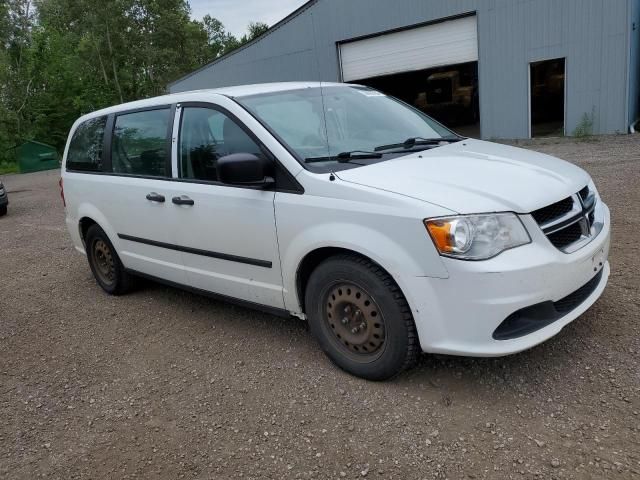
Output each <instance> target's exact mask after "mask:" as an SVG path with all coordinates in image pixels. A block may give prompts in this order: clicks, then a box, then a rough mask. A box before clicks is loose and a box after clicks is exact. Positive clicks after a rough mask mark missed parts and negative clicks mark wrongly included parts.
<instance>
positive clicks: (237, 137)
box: [222, 118, 260, 155]
mask: <svg viewBox="0 0 640 480" xmlns="http://www.w3.org/2000/svg"><path fill="white" fill-rule="evenodd" d="M222 135H223V136H224V147H225V150H226V151H227V155H232V154H234V153H253V154H254V155H258V154H259V153H260V150H259V148H258V146H257V145H256V144H255V142H254V141H253V140H251V137H249V135H247V134H246V133H245V131H244V130H242V129H241V128H240V127H239V126H238V125H237V124H236V123H235V122H234V121H233V120H231V119H230V118H225V119H224V123H223V125H222Z"/></svg>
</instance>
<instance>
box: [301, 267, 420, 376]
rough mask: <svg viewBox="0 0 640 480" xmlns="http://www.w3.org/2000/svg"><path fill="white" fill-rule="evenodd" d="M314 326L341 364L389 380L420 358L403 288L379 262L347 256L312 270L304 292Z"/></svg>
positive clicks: (358, 373) (322, 343)
mask: <svg viewBox="0 0 640 480" xmlns="http://www.w3.org/2000/svg"><path fill="white" fill-rule="evenodd" d="M305 305H306V307H307V308H306V310H307V316H308V318H309V328H310V330H311V332H312V334H313V335H314V337H315V338H316V339H317V340H318V343H319V344H320V346H321V348H322V350H323V351H324V352H325V353H326V354H327V355H328V356H329V358H330V359H331V360H332V361H333V362H334V363H335V364H336V365H338V366H339V367H340V368H342V369H343V370H346V371H347V372H349V373H351V374H353V375H356V376H359V377H363V378H366V379H369V380H386V379H389V378H391V377H393V376H395V375H397V374H398V373H400V372H402V371H403V370H405V369H406V368H409V367H410V366H412V365H413V363H414V362H415V359H416V357H417V354H418V338H417V334H416V329H415V324H414V322H413V317H412V315H411V310H410V309H409V305H408V304H407V301H406V299H405V298H404V295H403V294H402V292H401V291H400V288H399V287H398V286H397V284H396V283H395V282H394V281H393V279H392V278H391V276H390V275H389V274H388V273H387V272H385V271H384V270H383V269H382V268H381V267H380V266H378V265H377V264H375V263H373V262H371V261H370V260H367V259H365V258H362V257H359V256H357V255H351V254H345V255H338V256H335V257H331V258H329V259H327V260H326V261H324V262H323V263H322V264H320V265H319V266H318V267H317V268H316V270H315V271H314V272H313V273H312V274H311V277H310V278H309V283H308V285H307V290H306V294H305Z"/></svg>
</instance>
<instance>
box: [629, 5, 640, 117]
mask: <svg viewBox="0 0 640 480" xmlns="http://www.w3.org/2000/svg"><path fill="white" fill-rule="evenodd" d="M629 33H630V43H631V48H630V65H631V66H630V70H629V124H632V123H633V122H634V121H636V120H638V118H640V0H632V1H631V27H630V30H629Z"/></svg>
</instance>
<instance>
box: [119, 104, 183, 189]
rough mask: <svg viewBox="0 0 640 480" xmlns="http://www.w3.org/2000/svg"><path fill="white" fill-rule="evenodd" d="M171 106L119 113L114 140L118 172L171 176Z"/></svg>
mask: <svg viewBox="0 0 640 480" xmlns="http://www.w3.org/2000/svg"><path fill="white" fill-rule="evenodd" d="M169 114H170V110H169V109H168V108H167V109H161V110H148V111H144V112H135V113H127V114H123V115H118V116H117V117H116V123H115V128H114V130H113V141H112V144H111V163H112V168H113V172H114V173H124V174H129V175H143V176H151V177H164V176H167V175H168V173H167V159H168V157H167V153H168V152H169V148H168V147H169V144H168V127H169Z"/></svg>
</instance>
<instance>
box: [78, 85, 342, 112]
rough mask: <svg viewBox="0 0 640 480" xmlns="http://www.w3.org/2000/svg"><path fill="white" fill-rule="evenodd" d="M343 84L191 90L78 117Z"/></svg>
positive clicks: (241, 86)
mask: <svg viewBox="0 0 640 480" xmlns="http://www.w3.org/2000/svg"><path fill="white" fill-rule="evenodd" d="M344 85H345V84H344V83H328V82H279V83H258V84H254V85H239V86H234V87H223V88H211V89H202V90H191V91H188V92H179V93H172V94H169V95H162V96H160V97H153V98H146V99H144V100H136V101H134V102H128V103H122V104H119V105H114V106H112V107H107V108H103V109H101V110H96V111H94V112H91V113H88V114H86V115H83V116H82V117H80V120H86V119H89V118H93V117H99V116H104V115H109V114H111V113H117V112H120V111H123V110H135V109H137V108H147V107H153V106H155V105H166V104H168V103H177V102H188V101H198V100H200V101H201V100H202V96H203V95H210V94H214V95H224V96H226V97H246V96H249V95H258V94H261V93H271V92H282V91H285V90H302V89H305V88H318V87H320V86H323V87H328V86H344Z"/></svg>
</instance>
